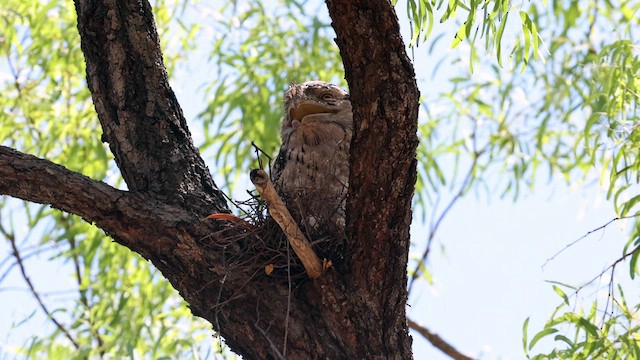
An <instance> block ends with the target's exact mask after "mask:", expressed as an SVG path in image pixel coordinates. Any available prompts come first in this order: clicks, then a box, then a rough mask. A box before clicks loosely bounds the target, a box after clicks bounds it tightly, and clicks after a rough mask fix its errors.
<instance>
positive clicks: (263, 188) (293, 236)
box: [250, 169, 322, 279]
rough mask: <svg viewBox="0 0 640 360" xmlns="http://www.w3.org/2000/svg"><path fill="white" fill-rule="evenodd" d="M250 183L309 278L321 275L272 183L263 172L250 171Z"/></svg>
mask: <svg viewBox="0 0 640 360" xmlns="http://www.w3.org/2000/svg"><path fill="white" fill-rule="evenodd" d="M250 178H251V182H252V183H253V184H254V185H255V186H256V189H258V192H259V193H260V196H262V198H263V199H264V200H265V201H266V202H267V207H268V209H269V214H271V217H273V219H274V220H275V221H276V222H277V223H278V225H280V228H282V231H283V232H284V234H285V235H286V237H287V240H289V243H290V244H291V247H292V248H293V251H294V252H295V253H296V255H298V257H299V258H300V261H301V262H302V265H304V268H305V270H306V271H307V274H308V275H309V277H310V278H312V279H315V278H318V277H320V275H322V263H321V262H320V259H319V258H318V255H316V252H315V251H313V249H312V248H311V244H309V242H308V241H307V239H306V238H305V236H304V234H303V233H302V231H301V230H300V228H299V227H298V225H297V224H296V222H295V221H294V220H293V217H292V216H291V214H290V213H289V210H288V209H287V206H286V205H285V204H284V202H283V201H282V199H281V198H280V196H279V195H278V193H277V192H276V189H275V188H274V187H273V183H271V180H270V179H269V175H267V173H266V172H264V170H260V169H257V170H252V171H251V174H250Z"/></svg>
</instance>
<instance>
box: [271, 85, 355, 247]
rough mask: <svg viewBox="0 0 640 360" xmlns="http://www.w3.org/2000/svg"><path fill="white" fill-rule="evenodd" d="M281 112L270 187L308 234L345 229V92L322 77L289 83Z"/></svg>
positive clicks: (348, 131)
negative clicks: (321, 79)
mask: <svg viewBox="0 0 640 360" xmlns="http://www.w3.org/2000/svg"><path fill="white" fill-rule="evenodd" d="M284 110H285V115H284V119H283V121H282V129H281V131H280V137H281V139H282V146H281V148H280V152H279V154H278V157H277V158H276V161H275V163H274V164H273V169H272V174H271V179H272V181H273V184H274V187H275V188H276V190H277V191H278V193H279V194H280V196H281V197H282V198H283V200H284V202H285V203H286V204H287V207H288V209H289V211H290V212H291V214H292V215H293V217H294V218H295V219H296V221H298V222H299V223H301V225H303V231H305V232H306V233H307V234H310V235H311V236H312V237H313V236H314V234H321V233H324V234H326V233H327V232H328V231H329V232H335V231H336V230H339V231H344V228H345V223H346V219H345V207H346V196H347V189H348V186H349V147H350V144H351V136H352V134H353V114H352V111H351V101H350V99H349V94H348V93H347V92H346V91H344V90H343V89H341V88H339V87H337V86H335V85H333V84H330V83H326V82H323V81H308V82H305V83H302V84H292V85H291V87H290V88H289V90H288V91H287V92H286V93H285V94H284Z"/></svg>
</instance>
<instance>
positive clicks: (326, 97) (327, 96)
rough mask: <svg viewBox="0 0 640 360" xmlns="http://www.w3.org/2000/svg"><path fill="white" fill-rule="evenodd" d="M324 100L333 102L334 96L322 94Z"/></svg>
mask: <svg viewBox="0 0 640 360" xmlns="http://www.w3.org/2000/svg"><path fill="white" fill-rule="evenodd" d="M322 100H333V95H331V94H329V93H324V94H322Z"/></svg>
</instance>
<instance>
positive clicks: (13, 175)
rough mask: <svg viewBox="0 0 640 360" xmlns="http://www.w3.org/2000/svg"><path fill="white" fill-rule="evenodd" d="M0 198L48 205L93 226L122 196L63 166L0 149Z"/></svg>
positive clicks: (9, 149)
mask: <svg viewBox="0 0 640 360" xmlns="http://www.w3.org/2000/svg"><path fill="white" fill-rule="evenodd" d="M0 194H2V195H10V196H13V197H16V198H19V199H22V200H26V201H30V202H35V203H39V204H48V205H51V206H53V207H55V208H57V209H60V210H64V211H66V212H69V213H72V214H77V215H80V216H82V218H84V219H85V220H87V221H88V222H95V221H97V220H99V219H101V218H106V217H108V216H110V214H112V213H113V211H114V210H115V209H114V204H115V203H116V202H117V200H118V198H120V197H121V196H123V195H124V194H126V193H125V192H122V191H119V190H117V189H114V188H113V187H111V186H109V185H107V184H105V183H103V182H100V181H95V180H92V179H90V178H88V177H86V176H84V175H82V174H78V173H76V172H73V171H71V170H68V169H67V168H65V167H64V166H60V165H57V164H54V163H52V162H50V161H47V160H43V159H39V158H37V157H35V156H32V155H27V154H23V153H20V152H18V151H16V150H13V149H11V148H8V147H6V146H0Z"/></svg>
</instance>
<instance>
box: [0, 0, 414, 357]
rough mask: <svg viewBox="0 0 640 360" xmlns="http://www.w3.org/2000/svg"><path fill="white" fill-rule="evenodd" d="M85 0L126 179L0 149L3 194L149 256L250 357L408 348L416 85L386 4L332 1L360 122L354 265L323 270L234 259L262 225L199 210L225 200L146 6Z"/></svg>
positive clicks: (252, 251) (351, 228)
mask: <svg viewBox="0 0 640 360" xmlns="http://www.w3.org/2000/svg"><path fill="white" fill-rule="evenodd" d="M75 4H76V10H77V14H78V30H79V32H80V36H81V41H82V51H83V53H84V55H85V59H86V63H87V83H88V86H89V88H90V90H91V93H92V95H93V101H94V104H95V108H96V111H97V113H98V118H99V120H100V123H101V125H102V128H103V130H104V135H103V140H104V141H105V142H108V143H109V146H110V148H111V151H112V152H113V154H114V156H115V160H116V163H117V165H118V167H119V168H120V170H121V172H122V176H123V177H124V179H125V181H126V183H127V186H128V191H120V190H117V189H114V188H112V187H110V186H108V185H106V184H104V183H101V182H97V181H94V180H91V179H89V178H87V177H85V176H82V175H80V174H77V173H74V172H71V171H69V170H67V169H65V168H64V167H62V166H59V165H55V164H53V163H51V162H49V161H46V160H43V159H38V158H36V157H33V156H30V155H25V154H21V153H19V152H17V151H14V150H11V149H9V148H6V147H0V179H1V180H0V194H7V195H11V196H14V197H17V198H21V199H24V200H28V201H33V202H38V203H44V204H51V205H52V206H54V207H56V208H58V209H61V210H63V211H67V212H70V213H74V214H78V215H80V216H82V217H83V218H84V219H85V220H87V221H88V222H93V223H95V224H96V225H97V226H99V227H100V228H102V229H104V230H105V232H106V233H107V234H109V235H110V236H111V237H113V239H114V240H115V241H117V242H118V243H120V244H122V245H124V246H126V247H128V248H129V249H131V250H133V251H135V252H137V253H140V254H141V255H142V256H144V257H145V258H147V259H149V260H150V261H152V262H153V264H154V265H155V266H156V267H157V268H158V269H159V270H160V271H161V272H162V274H163V275H164V276H165V277H166V278H167V279H168V280H169V281H170V282H171V283H172V284H173V286H174V287H175V288H176V289H177V290H178V291H179V292H180V294H181V295H182V296H183V297H184V298H185V300H186V301H187V302H188V303H189V304H190V307H191V309H192V311H193V313H194V314H195V315H198V316H201V317H203V318H205V319H207V320H208V321H210V322H211V324H212V325H213V327H214V328H215V329H216V330H217V331H219V332H220V333H221V334H222V336H223V337H224V339H225V340H226V343H227V344H228V345H229V347H230V348H231V349H232V350H233V351H235V352H237V353H238V354H241V355H242V356H244V358H245V359H272V358H287V359H379V358H391V359H408V358H411V338H410V336H409V335H408V331H407V324H406V316H405V306H406V299H407V291H406V281H407V279H406V264H407V254H408V247H409V224H410V222H411V197H412V194H413V189H414V184H415V180H416V163H415V161H416V160H415V151H416V146H417V135H416V133H417V114H418V90H417V87H416V83H415V76H414V73H413V68H412V66H411V63H410V61H409V59H408V57H407V55H406V53H405V50H404V44H403V43H402V40H401V38H400V35H399V28H398V22H397V18H396V15H395V12H394V10H393V8H392V6H391V4H390V3H389V1H387V0H375V1H374V0H360V1H331V0H328V1H327V4H328V7H329V11H330V14H331V17H332V19H333V26H334V28H335V31H336V34H337V42H338V46H339V47H340V50H341V54H342V58H343V61H344V64H345V72H346V78H347V81H348V83H349V85H350V90H351V98H352V103H353V109H354V131H355V133H354V138H353V144H352V158H351V163H352V169H351V176H350V189H349V202H348V205H347V211H348V217H349V218H348V226H347V230H348V237H349V240H348V245H347V249H346V250H345V256H344V258H345V259H346V260H345V262H346V263H345V264H344V266H342V267H340V271H337V270H335V269H330V270H328V271H327V272H326V273H325V274H324V275H323V276H321V277H320V278H319V279H317V280H308V279H302V278H301V277H300V276H298V277H297V278H294V279H291V278H282V277H280V278H278V277H274V276H268V275H267V274H265V271H264V269H261V268H259V267H255V266H254V267H251V266H240V265H238V264H246V263H247V262H251V261H253V264H255V263H258V264H260V262H259V261H263V260H264V258H265V256H264V254H263V253H261V252H260V244H259V243H256V241H257V239H260V238H264V236H265V235H264V233H262V234H257V235H256V234H255V233H254V232H253V231H252V230H248V229H245V228H242V227H237V226H233V225H228V224H226V223H221V222H212V221H206V220H203V217H204V216H206V215H208V214H211V213H214V212H228V210H227V208H226V203H225V200H224V197H223V195H222V194H221V192H220V191H219V190H218V189H217V187H216V186H215V184H214V183H213V180H212V179H211V176H210V174H209V171H208V169H207V167H206V166H205V165H204V162H203V160H202V158H201V157H200V155H199V153H198V150H197V148H196V147H195V146H194V145H193V142H192V139H191V135H190V133H189V130H188V128H187V126H186V121H185V119H184V117H183V115H182V110H181V109H180V107H179V105H178V103H177V101H176V98H175V96H174V94H173V92H172V90H171V88H170V87H169V84H168V81H167V74H166V71H165V68H164V66H163V64H162V53H161V50H160V47H159V43H158V36H157V33H156V30H155V26H154V22H153V16H152V13H151V7H150V5H149V3H148V2H147V1H146V0H142V1H138V0H76V2H75ZM256 249H257V250H256ZM267 250H268V249H264V252H266V251H267ZM291 256H294V255H291ZM256 259H259V261H258V260H256ZM260 259H262V260H260Z"/></svg>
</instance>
